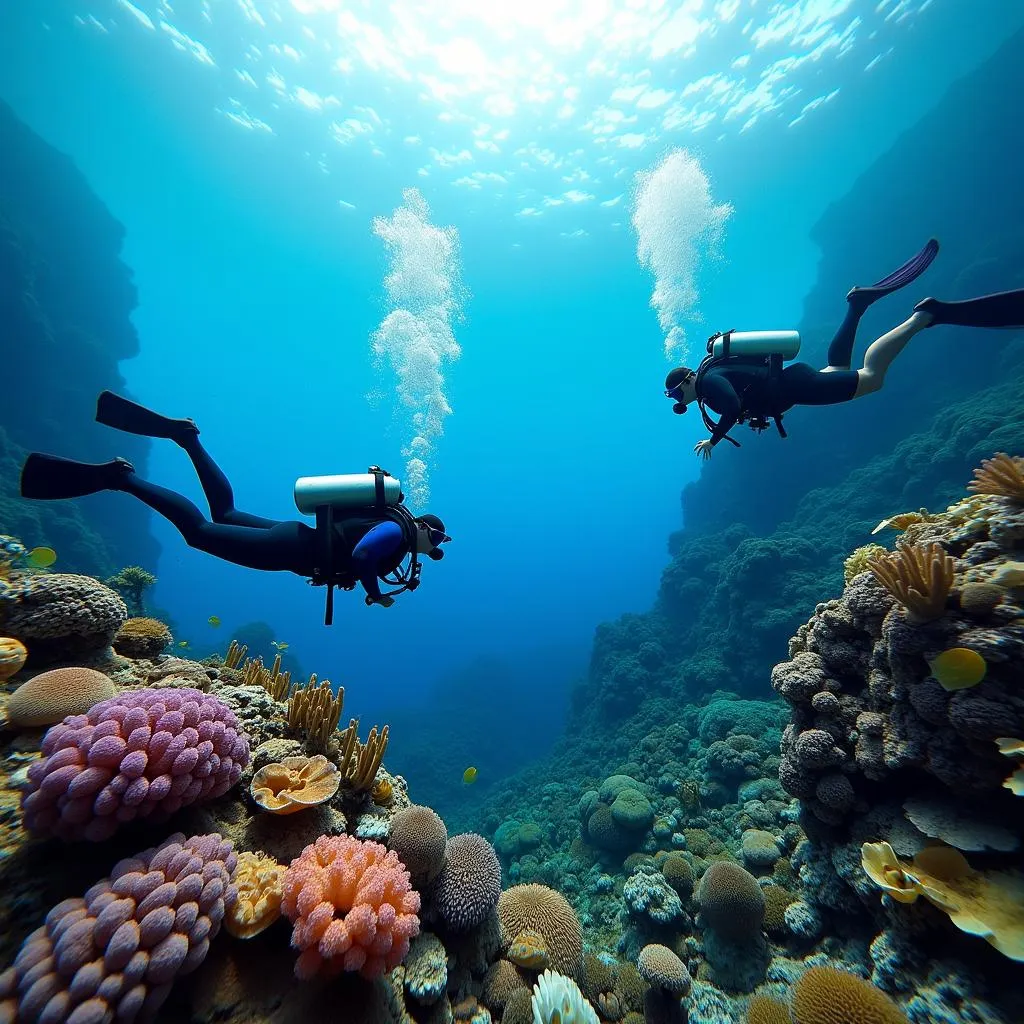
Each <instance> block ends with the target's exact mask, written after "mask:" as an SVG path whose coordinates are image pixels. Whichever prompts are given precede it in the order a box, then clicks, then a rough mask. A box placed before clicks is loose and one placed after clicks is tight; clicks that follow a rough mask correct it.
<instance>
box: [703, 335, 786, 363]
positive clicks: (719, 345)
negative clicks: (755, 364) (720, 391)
mask: <svg viewBox="0 0 1024 1024" xmlns="http://www.w3.org/2000/svg"><path fill="white" fill-rule="evenodd" d="M799 351H800V332H799V331H728V332H726V333H725V334H723V335H721V336H720V337H718V338H717V339H715V341H714V342H713V343H712V345H711V354H712V355H713V356H723V355H734V356H767V355H775V354H777V355H780V356H782V358H783V359H784V360H786V359H795V358H796V355H797V353H798V352H799Z"/></svg>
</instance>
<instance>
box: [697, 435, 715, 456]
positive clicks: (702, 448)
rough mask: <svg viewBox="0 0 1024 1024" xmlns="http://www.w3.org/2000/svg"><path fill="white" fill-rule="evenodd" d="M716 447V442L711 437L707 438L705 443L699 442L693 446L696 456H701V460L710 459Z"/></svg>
mask: <svg viewBox="0 0 1024 1024" xmlns="http://www.w3.org/2000/svg"><path fill="white" fill-rule="evenodd" d="M714 447H715V443H714V441H712V440H711V438H710V437H708V438H705V439H704V440H703V441H698V442H697V443H696V444H695V445H694V446H693V451H694V454H696V455H699V456H700V457H701V458H704V459H710V458H711V449H712V448H714Z"/></svg>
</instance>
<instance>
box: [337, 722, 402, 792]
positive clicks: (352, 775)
mask: <svg viewBox="0 0 1024 1024" xmlns="http://www.w3.org/2000/svg"><path fill="white" fill-rule="evenodd" d="M389 732H390V730H389V729H388V727H387V726H386V725H385V726H384V728H383V729H381V730H380V731H379V732H378V730H377V726H374V727H373V728H372V729H371V730H370V735H369V736H367V737H366V742H365V743H360V742H359V723H358V721H357V720H356V719H354V718H353V719H352V720H351V721H350V722H349V723H348V728H347V729H346V730H345V732H344V733H343V734H342V736H341V756H340V757H339V759H338V763H339V767H340V768H341V776H342V778H343V779H344V780H345V781H346V782H347V783H348V784H349V786H350V788H351V789H353V790H355V791H356V792H360V791H363V790H369V789H372V788H373V781H374V779H375V778H376V777H377V770H378V769H379V768H380V763H381V761H382V760H384V751H385V750H387V748H388V735H389Z"/></svg>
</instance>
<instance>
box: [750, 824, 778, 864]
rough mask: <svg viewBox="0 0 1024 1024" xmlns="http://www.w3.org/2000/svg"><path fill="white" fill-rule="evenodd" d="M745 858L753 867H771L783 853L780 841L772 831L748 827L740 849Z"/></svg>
mask: <svg viewBox="0 0 1024 1024" xmlns="http://www.w3.org/2000/svg"><path fill="white" fill-rule="evenodd" d="M740 852H741V853H742V854H743V859H744V860H745V861H746V862H747V863H748V864H750V865H751V866H752V867H769V866H771V865H772V864H774V863H775V862H776V861H777V860H778V859H779V857H780V856H781V854H782V851H781V850H780V849H779V842H778V840H777V839H776V838H775V836H773V835H772V833H771V832H765V831H764V830H763V829H759V828H748V829H747V830H746V831H745V832H744V833H743V844H742V848H741V851H740Z"/></svg>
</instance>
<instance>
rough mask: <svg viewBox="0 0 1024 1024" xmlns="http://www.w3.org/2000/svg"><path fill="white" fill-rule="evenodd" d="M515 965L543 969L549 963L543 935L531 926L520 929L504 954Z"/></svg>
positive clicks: (529, 968) (548, 954)
mask: <svg viewBox="0 0 1024 1024" xmlns="http://www.w3.org/2000/svg"><path fill="white" fill-rule="evenodd" d="M505 955H506V956H507V957H508V959H509V960H511V961H512V963H514V964H515V965H516V966H517V967H525V968H527V969H528V970H531V971H543V970H544V968H545V967H547V966H548V965H549V964H550V963H551V955H550V953H548V944H547V943H546V942H545V941H544V936H543V935H541V933H540V932H538V931H536V930H534V929H533V928H527V929H525V930H523V931H521V932H520V933H519V934H518V935H517V936H516V937H515V938H514V939H513V940H512V941H511V942H510V943H509V947H508V953H506V954H505Z"/></svg>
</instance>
